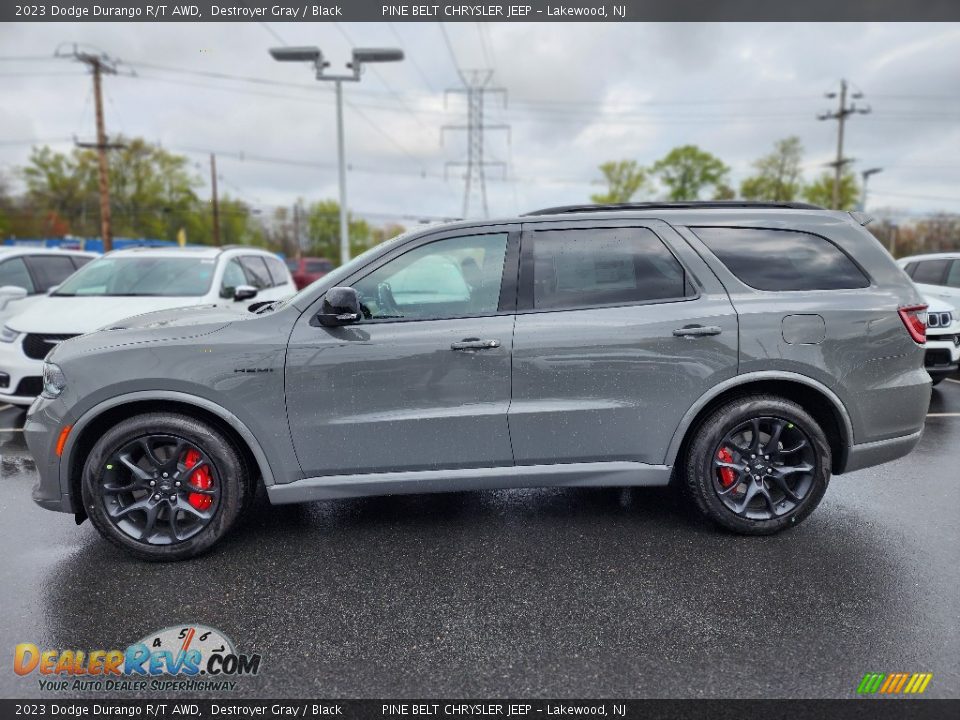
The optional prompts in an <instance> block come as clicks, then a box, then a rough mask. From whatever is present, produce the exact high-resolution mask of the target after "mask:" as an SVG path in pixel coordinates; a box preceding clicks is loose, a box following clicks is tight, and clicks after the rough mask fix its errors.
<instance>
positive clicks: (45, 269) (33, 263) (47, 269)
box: [27, 255, 76, 292]
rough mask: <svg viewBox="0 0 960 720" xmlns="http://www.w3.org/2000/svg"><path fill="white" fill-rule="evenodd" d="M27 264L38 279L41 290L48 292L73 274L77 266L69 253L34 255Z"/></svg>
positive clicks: (28, 259) (28, 258)
mask: <svg viewBox="0 0 960 720" xmlns="http://www.w3.org/2000/svg"><path fill="white" fill-rule="evenodd" d="M27 264H28V265H29V266H30V269H31V270H32V271H33V276H34V277H35V278H36V279H37V286H38V287H37V289H38V290H39V292H47V290H49V289H50V288H52V287H53V286H54V285H59V284H60V283H62V282H63V281H64V280H66V279H67V278H68V277H70V276H71V275H73V273H74V271H75V270H76V268H75V267H74V265H73V261H72V260H71V259H70V257H69V256H68V255H32V256H29V257H27Z"/></svg>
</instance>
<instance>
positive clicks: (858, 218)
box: [850, 211, 873, 227]
mask: <svg viewBox="0 0 960 720" xmlns="http://www.w3.org/2000/svg"><path fill="white" fill-rule="evenodd" d="M850 217H852V218H853V219H854V221H855V222H856V223H857V224H858V225H861V226H864V227H865V226H867V225H869V224H870V223H872V222H873V218H872V217H871V216H870V215H867V214H866V213H862V212H856V211H854V212H852V213H850Z"/></svg>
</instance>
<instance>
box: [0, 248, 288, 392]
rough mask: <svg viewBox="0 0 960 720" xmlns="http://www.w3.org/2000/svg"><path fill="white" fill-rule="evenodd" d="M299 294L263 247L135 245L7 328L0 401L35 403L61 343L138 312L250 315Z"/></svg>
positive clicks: (0, 337) (0, 342)
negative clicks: (252, 308)
mask: <svg viewBox="0 0 960 720" xmlns="http://www.w3.org/2000/svg"><path fill="white" fill-rule="evenodd" d="M295 291H296V288H295V286H294V284H293V278H292V277H291V276H290V271H289V270H288V269H287V266H286V265H285V264H284V263H283V261H282V260H280V258H279V257H277V256H276V255H274V254H273V253H270V252H267V251H266V250H261V249H258V248H252V247H244V246H231V247H226V248H133V249H129V250H116V251H114V252H111V253H107V254H106V255H104V256H103V257H101V258H100V259H98V260H94V261H93V262H91V263H89V264H88V265H86V266H85V267H83V268H82V269H81V270H80V271H78V272H77V273H76V274H74V275H72V276H71V277H69V278H68V279H67V280H66V281H65V282H63V284H62V285H60V286H59V287H58V288H56V290H55V291H54V292H52V293H50V294H49V295H47V296H44V297H42V298H41V299H40V300H38V301H37V302H35V303H33V304H32V305H31V306H30V307H29V308H27V309H26V310H25V311H24V312H21V313H19V314H17V315H15V316H12V317H10V318H9V319H7V321H6V324H5V325H4V326H3V330H2V331H0V402H6V403H12V404H14V405H30V404H31V403H32V402H33V400H34V398H35V397H36V396H37V395H39V394H40V391H41V390H42V387H43V384H42V379H41V372H42V368H43V359H44V357H46V355H47V353H48V352H49V351H50V350H51V349H52V348H53V347H54V346H55V345H57V344H58V343H60V342H62V341H63V340H66V339H67V338H71V337H73V336H75V335H81V334H83V333H87V332H91V331H93V330H97V329H98V328H102V327H104V326H105V325H109V324H112V323H116V322H117V321H118V320H122V319H124V318H127V317H130V316H132V315H141V314H143V313H147V312H152V311H155V310H169V309H171V308H177V307H186V306H197V305H229V306H232V307H236V308H237V309H238V310H246V309H247V306H248V305H250V304H251V303H250V302H249V301H253V300H255V301H257V302H258V303H259V302H264V301H265V302H270V301H273V300H282V299H284V298H286V297H288V296H290V295H292V294H293V293H294V292H295Z"/></svg>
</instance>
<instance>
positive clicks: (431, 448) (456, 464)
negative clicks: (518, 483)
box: [286, 227, 518, 477]
mask: <svg viewBox="0 0 960 720" xmlns="http://www.w3.org/2000/svg"><path fill="white" fill-rule="evenodd" d="M517 242H518V235H517V234H516V233H511V232H509V228H507V227H493V228H486V229H478V230H470V231H465V230H461V231H459V233H451V231H446V232H444V233H442V234H439V235H436V236H430V237H427V238H421V239H419V240H416V241H413V242H412V243H411V244H408V245H405V246H403V247H402V248H401V249H399V250H396V251H393V252H392V253H390V254H389V255H387V256H385V258H384V259H383V260H382V261H378V263H377V264H376V265H375V266H372V267H369V268H365V269H364V270H362V271H360V272H359V273H357V275H356V276H354V277H352V278H350V279H349V280H348V281H345V284H349V285H350V286H351V287H353V288H354V289H355V290H356V291H357V293H358V295H359V296H360V299H361V303H362V306H363V309H364V315H365V318H364V319H363V320H361V321H360V322H357V323H355V324H353V325H349V326H344V327H338V328H326V327H322V326H319V325H318V324H317V322H316V320H315V319H314V318H315V315H316V313H317V311H318V310H319V308H320V305H319V303H320V301H319V300H318V301H317V303H315V305H314V306H313V307H311V309H310V310H308V311H307V312H306V313H304V315H303V316H302V317H301V318H300V320H299V321H298V322H297V324H296V326H295V327H294V331H293V334H292V335H291V338H290V344H289V351H288V354H287V369H286V395H287V410H288V415H289V419H290V431H291V434H292V436H293V440H294V444H295V447H296V451H297V456H298V458H299V460H300V465H301V468H302V469H303V472H304V473H305V474H306V476H307V477H318V476H324V475H341V474H354V473H376V472H393V471H407V470H439V469H451V468H472V467H488V466H508V465H512V464H513V453H512V451H511V447H510V436H509V432H508V429H507V409H508V407H509V403H510V354H511V350H512V345H513V324H514V315H513V305H514V303H515V278H516V265H515V260H514V262H513V263H507V262H506V258H507V256H508V251H509V250H510V249H511V248H512V249H513V252H514V254H515V253H516V243H517ZM505 265H510V266H512V267H513V268H514V270H513V279H512V280H510V281H508V286H509V287H508V288H502V279H503V277H504V275H505V271H504V268H505ZM506 274H507V276H508V277H509V275H510V273H509V272H508V273H506ZM501 290H503V292H501ZM511 293H513V295H512V296H511ZM501 295H503V297H501Z"/></svg>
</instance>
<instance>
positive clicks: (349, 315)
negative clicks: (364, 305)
mask: <svg viewBox="0 0 960 720" xmlns="http://www.w3.org/2000/svg"><path fill="white" fill-rule="evenodd" d="M362 317H363V311H362V310H361V309H360V296H359V295H357V291H356V290H354V289H353V288H352V287H335V288H330V289H329V290H327V294H326V295H325V296H324V298H323V307H322V308H321V309H320V312H319V313H317V320H319V321H320V324H321V325H323V326H324V327H339V326H341V325H349V324H351V323H355V322H357V321H358V320H359V319H360V318H362Z"/></svg>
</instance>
